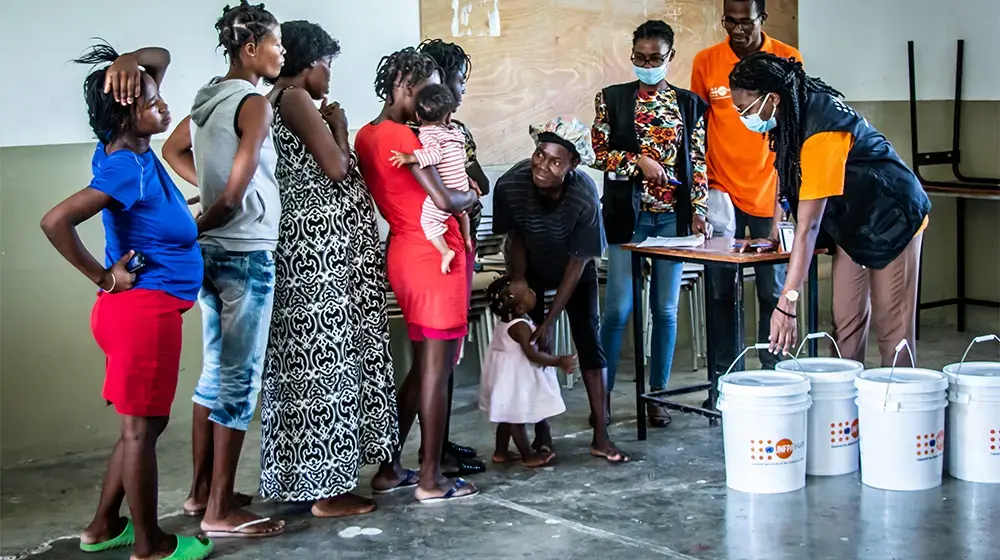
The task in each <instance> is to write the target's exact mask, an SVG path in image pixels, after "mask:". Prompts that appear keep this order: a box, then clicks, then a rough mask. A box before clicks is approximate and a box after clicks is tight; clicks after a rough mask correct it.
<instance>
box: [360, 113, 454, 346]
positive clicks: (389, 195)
mask: <svg viewBox="0 0 1000 560" xmlns="http://www.w3.org/2000/svg"><path fill="white" fill-rule="evenodd" d="M420 147H421V146H420V141H419V140H418V139H417V136H416V135H415V134H414V133H413V131H412V130H411V129H410V128H409V127H407V126H405V125H402V124H399V123H395V122H392V121H383V122H381V123H379V124H366V125H365V126H364V127H363V128H362V129H361V130H360V131H358V135H357V138H356V139H355V141H354V148H355V150H356V151H357V153H358V159H359V161H360V169H361V174H362V175H363V176H364V179H365V183H366V184H367V185H368V190H369V192H371V194H372V198H373V199H374V200H375V205H376V206H378V209H379V212H380V213H381V214H382V217H384V218H385V220H386V221H387V222H388V223H389V254H388V258H387V260H388V263H387V267H388V273H389V285H390V286H391V287H392V291H393V292H394V293H395V294H396V299H397V301H399V307H400V309H402V311H403V317H404V319H405V320H406V322H407V325H408V327H409V329H410V334H411V338H413V339H416V340H419V339H420V338H422V337H418V336H416V335H415V330H416V331H417V332H419V331H422V332H423V334H424V336H426V337H428V338H438V339H456V338H461V337H462V336H464V335H465V333H466V330H467V322H468V307H469V302H468V286H467V282H468V279H467V277H466V268H467V266H468V263H467V259H466V255H465V242H464V241H463V240H462V233H461V230H460V229H459V226H458V220H457V219H455V217H454V216H452V217H451V218H449V219H448V221H447V222H445V225H446V226H447V228H448V229H447V231H446V232H445V234H444V239H445V242H446V243H447V244H448V247H449V248H451V250H453V251H455V259H454V260H453V261H452V264H451V272H449V273H448V274H441V253H439V252H438V250H437V249H435V248H434V246H433V245H431V243H430V242H429V241H428V240H427V238H426V236H425V235H424V231H423V228H421V226H420V213H421V207H422V206H423V203H424V199H425V198H427V193H426V192H425V191H424V189H423V188H421V187H420V184H419V183H417V180H416V179H415V178H414V177H413V174H412V173H411V172H410V170H409V169H406V168H405V167H404V168H402V169H397V168H396V167H394V166H393V165H392V164H391V163H389V158H391V157H392V150H396V151H399V152H403V153H407V154H412V153H413V152H414V151H415V150H418V149H420ZM435 334H437V335H438V336H435Z"/></svg>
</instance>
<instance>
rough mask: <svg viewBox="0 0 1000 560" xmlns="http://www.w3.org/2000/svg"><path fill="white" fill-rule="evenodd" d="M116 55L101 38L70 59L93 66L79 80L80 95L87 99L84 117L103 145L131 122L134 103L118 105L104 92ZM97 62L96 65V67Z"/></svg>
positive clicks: (113, 97) (112, 97)
mask: <svg viewBox="0 0 1000 560" xmlns="http://www.w3.org/2000/svg"><path fill="white" fill-rule="evenodd" d="M119 56H120V55H119V54H118V51H116V50H115V49H114V47H112V46H111V45H109V44H108V43H106V42H104V41H102V42H100V43H98V44H96V45H94V46H92V47H90V48H89V49H87V51H86V52H84V53H83V54H82V55H81V56H80V58H77V59H74V60H73V62H75V63H77V64H89V65H91V66H93V67H95V69H94V70H93V71H92V72H91V73H90V75H88V76H87V78H86V79H85V80H84V81H83V98H84V100H85V101H86V102H87V116H88V117H89V118H90V128H91V129H92V130H93V131H94V135H95V136H97V139H98V140H99V141H100V142H101V143H103V144H104V145H105V146H107V145H108V144H111V143H112V142H114V141H115V140H117V139H119V138H121V137H122V136H123V135H124V134H125V133H127V132H128V131H129V130H131V129H132V127H133V126H134V125H135V109H136V107H138V104H131V105H122V104H121V103H119V102H117V101H115V96H114V95H113V94H112V93H110V92H109V93H104V81H105V77H106V76H107V73H108V68H110V67H111V63H112V62H114V61H115V60H117V59H118V57H119ZM98 65H102V66H100V68H97V66H98Z"/></svg>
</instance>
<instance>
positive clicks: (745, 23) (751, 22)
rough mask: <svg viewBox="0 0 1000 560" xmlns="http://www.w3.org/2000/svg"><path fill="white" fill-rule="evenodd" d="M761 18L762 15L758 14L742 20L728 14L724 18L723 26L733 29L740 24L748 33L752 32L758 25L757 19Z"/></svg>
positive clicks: (729, 29)
mask: <svg viewBox="0 0 1000 560" xmlns="http://www.w3.org/2000/svg"><path fill="white" fill-rule="evenodd" d="M759 20H760V16H757V17H755V18H752V19H744V20H741V21H736V20H735V19H733V18H731V17H728V16H726V17H724V18H722V27H725V28H726V31H732V30H734V29H736V27H737V26H739V28H740V29H742V30H743V31H745V32H746V33H750V32H751V31H753V28H754V26H755V25H757V21H759Z"/></svg>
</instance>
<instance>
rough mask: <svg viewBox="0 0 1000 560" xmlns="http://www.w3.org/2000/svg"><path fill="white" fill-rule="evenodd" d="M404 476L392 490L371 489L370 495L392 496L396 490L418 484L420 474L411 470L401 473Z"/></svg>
mask: <svg viewBox="0 0 1000 560" xmlns="http://www.w3.org/2000/svg"><path fill="white" fill-rule="evenodd" d="M403 473H404V474H405V476H403V478H402V479H401V480H400V481H399V483H397V484H396V485H395V486H393V487H392V488H386V489H384V490H379V489H377V488H372V494H380V495H381V494H392V493H393V492H395V491H396V490H403V489H404V488H413V487H415V486H416V485H417V484H420V473H418V472H417V471H415V470H413V469H406V470H405V471H403Z"/></svg>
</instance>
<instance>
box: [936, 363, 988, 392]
mask: <svg viewBox="0 0 1000 560" xmlns="http://www.w3.org/2000/svg"><path fill="white" fill-rule="evenodd" d="M959 366H961V368H959ZM944 374H945V375H947V376H948V381H950V382H951V383H954V384H958V385H973V386H976V387H1000V362H965V363H964V364H949V365H946V366H944Z"/></svg>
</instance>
